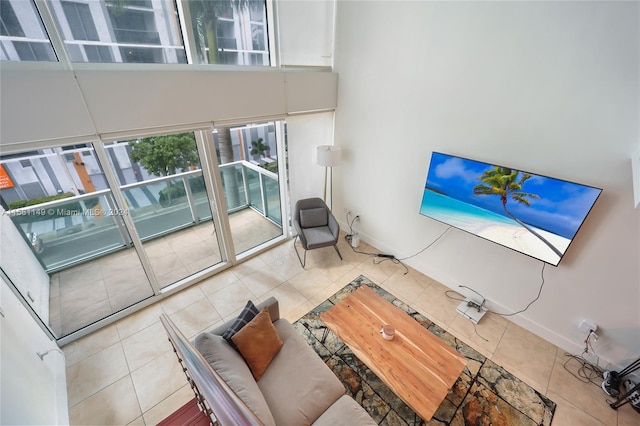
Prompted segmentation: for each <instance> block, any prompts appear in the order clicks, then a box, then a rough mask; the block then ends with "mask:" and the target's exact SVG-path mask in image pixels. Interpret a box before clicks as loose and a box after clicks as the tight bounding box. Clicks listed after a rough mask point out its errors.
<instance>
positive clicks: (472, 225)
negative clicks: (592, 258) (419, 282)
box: [420, 152, 602, 266]
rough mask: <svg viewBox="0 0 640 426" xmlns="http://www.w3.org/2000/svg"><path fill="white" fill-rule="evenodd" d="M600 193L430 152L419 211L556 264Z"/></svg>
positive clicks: (579, 185) (538, 176)
mask: <svg viewBox="0 0 640 426" xmlns="http://www.w3.org/2000/svg"><path fill="white" fill-rule="evenodd" d="M601 192H602V189H598V188H594V187H591V186H587V185H581V184H579V183H575V182H568V181H565V180H561V179H554V178H551V177H547V176H541V175H536V174H533V173H529V172H524V171H521V170H517V169H514V168H510V167H504V166H498V165H495V164H489V163H483V162H480V161H475V160H470V159H467V158H461V157H456V156H452V155H447V154H442V153H439V152H434V153H433V154H432V155H431V164H430V165H429V172H428V174H427V182H426V185H425V188H424V193H423V197H422V204H421V206H420V214H422V215H424V216H427V217H430V218H432V219H435V220H438V221H440V222H443V223H445V224H447V225H451V226H453V227H455V228H459V229H462V230H464V231H467V232H470V233H471V234H474V235H477V236H479V237H482V238H485V239H487V240H489V241H493V242H495V243H498V244H501V245H503V246H505V247H508V248H511V249H513V250H516V251H518V252H521V253H524V254H526V255H528V256H531V257H533V258H536V259H539V260H542V261H543V262H546V263H549V264H551V265H554V266H557V265H558V263H560V260H561V259H562V257H563V256H564V254H565V252H566V251H567V248H568V247H569V244H571V241H572V240H573V239H574V237H575V236H576V233H577V232H578V230H579V229H580V226H582V223H583V222H584V220H585V218H586V217H587V214H588V213H589V211H591V208H592V207H593V205H594V204H595V202H596V200H597V199H598V197H599V196H600V193H601Z"/></svg>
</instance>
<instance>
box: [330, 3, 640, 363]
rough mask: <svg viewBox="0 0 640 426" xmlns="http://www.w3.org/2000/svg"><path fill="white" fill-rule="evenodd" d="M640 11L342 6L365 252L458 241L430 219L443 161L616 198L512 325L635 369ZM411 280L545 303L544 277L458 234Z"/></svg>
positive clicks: (346, 196) (340, 53)
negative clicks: (594, 336)
mask: <svg viewBox="0 0 640 426" xmlns="http://www.w3.org/2000/svg"><path fill="white" fill-rule="evenodd" d="M639 16H640V11H639V3H638V2H632V3H631V2H602V3H600V2H495V3H493V2H338V11H337V35H336V43H337V48H336V55H337V58H336V60H337V62H336V65H337V71H338V74H339V76H340V81H339V86H338V108H337V110H336V134H335V143H336V144H337V145H341V146H343V147H344V148H345V150H346V152H345V155H344V164H343V167H341V168H339V169H337V173H336V186H335V187H334V192H338V193H339V194H337V196H336V203H334V210H337V211H342V209H343V207H348V208H350V209H351V210H352V211H353V212H354V213H355V214H359V215H360V217H361V220H360V226H359V230H360V231H361V233H362V234H361V235H362V236H363V239H364V240H365V241H369V242H371V243H373V244H374V245H376V246H377V247H378V248H380V249H381V250H384V251H386V252H389V253H393V254H394V255H396V257H404V256H408V255H412V254H414V253H416V252H418V251H420V250H421V249H423V248H424V247H426V246H427V245H428V244H429V243H431V242H432V241H433V240H435V239H436V238H437V236H438V235H439V234H440V233H441V232H442V231H444V230H445V229H446V227H445V226H444V225H442V224H440V223H437V222H435V221H432V220H430V219H427V218H426V217H423V216H420V215H419V214H418V209H419V205H420V202H421V196H422V190H423V187H424V182H425V178H426V174H427V170H428V165H429V159H430V156H431V152H432V151H440V152H445V153H450V154H454V155H459V156H463V157H468V158H472V159H477V160H481V161H486V162H493V163H496V164H504V165H508V166H513V167H515V168H519V169H522V170H528V171H531V172H534V173H539V174H542V175H548V176H552V177H557V178H561V179H566V180H571V181H577V182H580V183H584V184H588V185H593V186H597V187H601V188H603V189H604V192H603V194H602V196H601V198H600V200H598V202H597V204H596V206H595V208H594V209H593V211H592V212H591V214H590V215H589V217H588V219H587V221H586V223H585V224H584V226H583V227H582V229H581V230H580V232H579V233H578V235H577V237H576V239H575V240H574V242H573V244H572V245H571V247H570V248H569V250H568V252H567V253H566V255H565V257H564V259H563V260H562V262H561V263H560V265H559V267H557V268H554V267H551V266H548V267H547V268H546V270H545V279H546V283H545V287H544V290H543V293H542V296H541V298H540V300H539V301H538V302H536V303H535V304H534V305H532V306H531V308H530V309H529V310H528V311H526V312H524V313H523V314H520V315H519V316H517V317H513V318H512V319H513V320H514V321H516V322H518V323H519V324H521V325H523V326H525V327H526V328H528V329H530V330H531V331H534V332H535V333H537V334H539V335H541V336H542V337H544V338H546V339H547V340H550V341H551V342H553V343H555V344H557V345H559V346H561V347H563V348H565V349H567V350H570V351H571V352H574V353H580V352H581V351H582V348H583V340H584V337H585V336H583V335H581V334H580V332H579V331H578V330H577V324H578V322H579V320H580V319H582V318H588V319H590V320H592V321H595V322H596V323H597V324H598V325H599V327H600V335H601V339H599V340H598V342H597V344H596V347H597V348H598V349H599V352H600V354H601V355H602V356H603V358H605V359H606V360H610V361H613V362H622V363H624V361H625V360H626V359H628V358H635V357H637V354H638V353H639V352H640V288H639V287H640V269H639V266H638V265H639V259H640V210H636V209H634V203H633V191H632V180H631V166H630V164H631V162H630V158H631V154H632V152H633V150H634V148H635V147H637V143H638V141H639V140H640V131H639V129H640V124H639V117H640V106H639V101H640V98H639V95H640V84H639V78H640V77H639V75H640V66H639V55H640V45H639V43H640V37H639V35H640V34H639V29H638V28H639ZM408 263H409V264H410V265H411V266H413V267H415V268H417V269H418V270H420V271H422V272H424V273H426V274H427V275H430V276H432V277H433V278H434V279H437V280H439V281H440V282H442V283H443V284H445V285H447V286H449V287H451V288H457V286H458V285H467V286H470V287H473V288H474V289H475V290H477V291H479V292H480V293H482V294H483V295H484V296H485V297H487V298H488V299H489V301H490V306H493V307H494V308H495V309H496V310H498V309H501V311H503V312H504V311H516V310H519V309H522V308H523V307H524V306H526V305H527V303H528V302H529V301H531V300H532V299H533V298H534V297H535V296H536V294H537V291H538V287H539V285H540V270H541V267H542V264H541V263H540V262H538V261H535V260H533V259H531V258H529V257H526V256H524V255H521V254H518V253H516V252H513V251H511V250H509V249H506V248H503V247H501V246H498V245H497V244H494V243H491V242H488V241H485V240H482V239H480V238H476V237H473V236H471V235H469V234H466V233H464V232H461V231H456V230H451V231H449V232H448V233H447V235H446V236H445V237H444V238H443V239H442V240H440V241H438V243H437V244H435V245H434V246H433V247H431V248H429V250H427V251H426V252H425V253H423V254H421V255H419V256H417V257H416V258H414V259H413V260H411V261H410V262H408Z"/></svg>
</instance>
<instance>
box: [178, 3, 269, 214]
mask: <svg viewBox="0 0 640 426" xmlns="http://www.w3.org/2000/svg"><path fill="white" fill-rule="evenodd" d="M252 4H264V0H189V9H190V11H191V20H192V23H193V28H194V30H195V31H196V33H197V34H196V45H197V48H198V49H197V50H198V56H199V58H200V61H201V62H202V63H206V64H219V63H222V62H223V61H222V57H221V55H220V52H219V49H218V24H219V18H221V17H225V16H228V14H229V12H233V11H234V10H235V11H236V12H241V11H247V10H249V7H251V5H252ZM216 130H217V131H218V146H219V147H220V164H227V163H232V162H233V161H235V160H236V159H235V158H234V156H233V146H232V143H231V128H230V127H227V126H216ZM221 174H222V182H223V186H224V193H225V198H226V200H227V208H235V207H237V206H239V205H240V191H239V188H238V176H237V173H236V169H235V167H226V168H224V169H222V170H221Z"/></svg>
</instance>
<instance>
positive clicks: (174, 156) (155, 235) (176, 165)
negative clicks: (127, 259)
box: [105, 132, 222, 288]
mask: <svg viewBox="0 0 640 426" xmlns="http://www.w3.org/2000/svg"><path fill="white" fill-rule="evenodd" d="M105 151H106V153H107V156H108V161H109V165H110V167H111V169H112V171H113V173H114V174H115V176H116V177H117V180H118V183H119V188H120V190H121V191H122V195H123V197H124V199H125V201H126V204H127V205H126V209H125V210H126V213H127V214H129V215H130V217H131V219H132V222H133V225H134V226H135V230H136V233H137V235H138V237H139V238H140V240H141V241H142V246H143V247H144V251H145V253H146V255H147V257H148V259H149V263H150V265H151V269H152V270H153V273H154V275H155V277H156V279H157V281H158V285H159V287H160V288H164V287H167V286H168V285H171V284H173V283H175V282H177V281H180V280H182V279H184V278H186V277H188V276H190V275H192V274H194V273H197V272H199V271H202V270H203V269H206V268H208V267H210V266H212V265H215V264H217V263H219V262H221V261H222V255H221V251H220V246H219V243H218V238H217V234H216V229H215V226H214V222H213V218H212V214H211V207H210V200H209V197H208V195H207V191H206V187H205V181H204V178H203V174H202V169H201V167H200V156H199V153H198V149H197V145H196V140H195V135H194V133H193V132H188V133H179V134H165V135H158V136H151V137H145V138H140V139H134V140H128V141H116V142H110V143H106V144H105Z"/></svg>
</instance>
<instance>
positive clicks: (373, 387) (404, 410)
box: [293, 276, 556, 426]
mask: <svg viewBox="0 0 640 426" xmlns="http://www.w3.org/2000/svg"><path fill="white" fill-rule="evenodd" d="M362 285H367V286H369V287H371V288H372V289H373V290H374V291H376V292H377V293H378V294H379V295H380V296H382V297H383V298H384V299H386V300H388V301H390V302H391V303H393V304H394V305H396V306H398V307H399V308H400V309H402V310H403V311H405V312H406V313H407V314H409V315H410V316H412V317H413V318H415V320H416V321H418V322H420V323H421V324H422V325H423V326H424V327H425V328H427V329H428V330H430V331H431V332H432V333H434V334H435V335H436V336H438V337H440V338H441V339H442V340H444V341H445V342H446V343H447V344H449V345H450V346H451V347H453V348H455V349H456V350H457V351H458V352H459V353H461V354H462V355H464V356H465V357H466V358H467V359H468V360H469V362H468V364H467V367H465V369H464V371H463V373H462V374H461V375H460V377H459V378H458V380H457V381H456V383H455V384H454V386H453V388H452V389H451V391H450V392H449V394H448V395H447V397H446V398H445V400H444V401H443V402H442V404H441V405H440V407H439V408H438V410H437V411H436V413H435V415H434V416H433V418H432V419H431V421H429V422H425V421H423V420H422V419H421V418H420V417H418V416H417V414H415V413H414V412H413V411H412V410H411V409H410V408H409V407H408V406H407V405H406V404H405V403H404V402H402V400H400V398H398V397H397V396H396V395H395V394H394V393H393V392H392V391H391V390H389V389H388V388H387V386H386V385H385V384H384V383H382V381H380V379H378V377H377V376H376V375H375V374H374V373H373V372H371V370H369V368H368V367H367V366H366V365H364V364H363V363H362V362H361V361H360V360H358V358H356V357H355V355H354V354H353V353H352V352H351V350H350V349H349V348H348V347H347V346H346V345H345V344H344V343H343V342H342V341H341V340H340V339H338V337H337V336H336V335H335V334H333V333H332V332H331V331H329V330H328V329H327V327H326V326H325V325H324V323H323V322H322V321H321V320H320V318H319V317H320V314H321V313H322V312H324V311H326V310H328V309H330V308H331V307H332V306H333V305H334V304H335V303H337V302H338V301H340V300H342V299H344V298H345V297H346V296H347V295H349V294H350V293H351V292H353V291H354V290H356V289H357V288H358V287H360V286H362ZM293 325H294V327H295V328H296V329H297V330H298V332H299V333H300V334H302V335H303V336H304V338H305V339H306V341H307V343H309V345H310V346H311V347H312V348H313V349H314V350H315V351H316V352H317V353H318V355H319V356H320V357H321V358H322V359H323V360H324V362H325V363H326V364H327V365H328V366H329V367H330V368H331V369H332V370H333V372H334V373H335V374H336V376H337V377H338V378H339V379H340V381H341V382H342V383H343V384H344V385H345V387H346V389H347V393H348V394H349V395H351V396H352V397H353V398H354V399H355V400H356V401H357V402H358V403H359V404H360V405H361V406H362V407H364V409H365V410H367V412H368V413H369V414H370V415H371V417H373V418H374V420H375V421H376V422H377V423H378V424H380V425H411V426H413V425H416V426H417V425H493V426H533V425H550V424H551V419H552V418H553V413H554V411H555V408H556V404H555V403H554V402H553V401H551V400H549V399H548V398H547V397H545V396H544V395H541V394H539V393H538V392H537V391H536V390H535V389H533V388H532V387H531V386H529V385H527V384H526V383H524V382H523V381H521V380H520V379H518V378H517V377H515V376H514V375H512V374H511V373H509V372H508V371H506V370H505V369H503V368H502V367H500V366H499V365H497V364H495V363H494V362H492V361H491V360H490V359H487V358H486V357H485V356H483V355H481V354H480V353H478V352H477V351H476V350H474V349H472V348H471V347H470V346H468V345H467V344H465V343H464V342H462V341H461V340H459V339H457V338H455V337H454V336H452V335H451V334H449V333H447V332H446V331H445V330H443V329H442V328H440V327H438V326H437V325H436V324H434V323H432V322H431V321H429V319H427V318H426V317H424V316H423V315H421V314H419V313H418V312H416V311H415V310H414V309H412V308H411V307H410V306H408V305H407V304H405V303H403V302H402V301H400V300H399V299H396V298H395V296H393V295H392V294H390V293H389V292H387V291H386V290H384V289H382V288H381V287H379V286H377V285H376V284H374V283H372V282H371V281H369V280H368V279H367V278H366V277H364V276H360V277H358V278H356V279H355V280H354V281H353V282H351V283H349V284H347V285H346V286H345V287H344V288H343V289H342V290H340V291H339V292H337V293H336V294H334V295H333V296H332V297H330V298H329V299H327V300H325V301H324V302H323V303H321V304H320V305H318V306H317V307H315V308H314V309H313V310H311V311H310V312H309V313H307V314H306V315H305V316H303V317H302V318H300V319H299V320H298V321H296V322H295V323H294V324H293Z"/></svg>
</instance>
